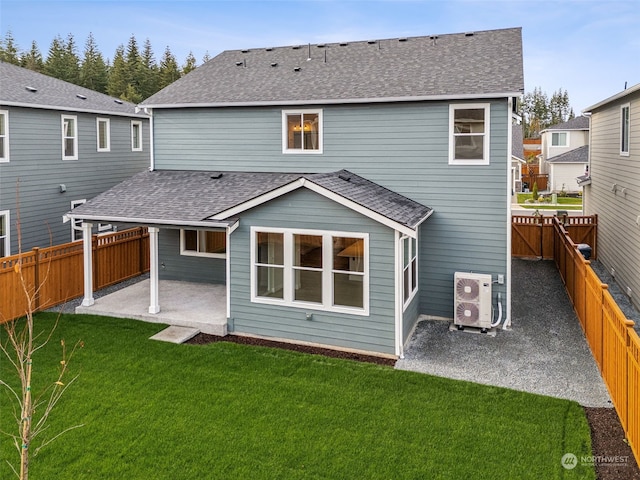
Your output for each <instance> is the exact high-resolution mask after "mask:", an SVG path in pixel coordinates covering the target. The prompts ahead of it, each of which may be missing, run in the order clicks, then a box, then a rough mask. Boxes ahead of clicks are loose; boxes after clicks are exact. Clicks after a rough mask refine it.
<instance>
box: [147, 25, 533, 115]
mask: <svg viewBox="0 0 640 480" xmlns="http://www.w3.org/2000/svg"><path fill="white" fill-rule="evenodd" d="M523 91H524V79H523V66H522V33H521V29H520V28H509V29H502V30H488V31H479V32H469V33H459V34H445V35H433V36H422V37H408V38H396V39H387V40H375V41H373V40H371V41H358V42H345V43H328V44H313V45H300V46H297V45H293V46H287V47H276V48H253V49H246V50H228V51H224V52H222V53H221V54H219V55H218V56H216V57H215V58H213V59H211V60H210V61H208V62H207V63H205V64H204V65H202V66H200V67H198V68H196V69H195V70H194V71H192V72H191V73H189V74H188V75H186V76H185V77H183V78H181V79H179V80H177V81H176V82H174V83H173V84H171V85H169V86H168V87H166V88H164V89H163V90H161V91H160V92H158V93H156V94H155V95H153V96H151V97H150V98H148V99H147V100H145V101H144V102H143V105H150V106H155V107H161V106H166V107H171V106H178V105H193V106H207V105H212V106H216V105H259V104H287V103H288V104H304V103H333V102H335V103H342V102H366V101H385V100H386V101H392V100H411V99H417V98H421V99H422V98H424V99H431V98H438V97H440V98H456V97H461V96H462V97H466V96H476V97H483V96H484V97H488V96H491V95H492V94H496V95H505V94H517V93H519V92H523Z"/></svg>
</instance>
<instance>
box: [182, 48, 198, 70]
mask: <svg viewBox="0 0 640 480" xmlns="http://www.w3.org/2000/svg"><path fill="white" fill-rule="evenodd" d="M196 66H197V65H196V57H194V56H193V52H189V55H187V61H186V62H185V64H184V66H183V67H182V75H183V76H184V75H186V74H187V73H189V72H191V71H192V70H195V69H196Z"/></svg>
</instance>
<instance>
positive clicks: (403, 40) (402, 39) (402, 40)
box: [398, 37, 407, 42]
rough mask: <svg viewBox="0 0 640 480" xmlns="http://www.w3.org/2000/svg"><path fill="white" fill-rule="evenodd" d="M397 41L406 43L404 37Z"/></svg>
mask: <svg viewBox="0 0 640 480" xmlns="http://www.w3.org/2000/svg"><path fill="white" fill-rule="evenodd" d="M398 41H399V42H406V41H407V39H406V38H405V37H403V38H399V39H398Z"/></svg>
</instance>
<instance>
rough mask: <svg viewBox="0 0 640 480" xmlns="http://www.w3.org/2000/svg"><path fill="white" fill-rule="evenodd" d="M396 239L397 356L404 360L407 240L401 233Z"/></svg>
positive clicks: (397, 233) (396, 235) (397, 234)
mask: <svg viewBox="0 0 640 480" xmlns="http://www.w3.org/2000/svg"><path fill="white" fill-rule="evenodd" d="M394 237H395V259H396V260H395V268H394V270H395V277H396V279H395V297H396V298H395V312H396V314H395V317H396V321H395V325H396V355H397V356H398V358H404V342H403V338H402V336H403V335H402V332H403V321H404V319H403V316H402V313H403V312H402V305H403V296H402V282H403V277H402V260H403V257H402V240H403V238H405V236H404V235H402V233H400V232H396V234H395V235H394Z"/></svg>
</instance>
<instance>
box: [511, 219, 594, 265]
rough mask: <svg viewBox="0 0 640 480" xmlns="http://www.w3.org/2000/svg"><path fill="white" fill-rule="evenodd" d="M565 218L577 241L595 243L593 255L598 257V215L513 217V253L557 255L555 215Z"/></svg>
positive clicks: (546, 258)
mask: <svg viewBox="0 0 640 480" xmlns="http://www.w3.org/2000/svg"><path fill="white" fill-rule="evenodd" d="M556 218H559V219H560V221H562V223H563V225H564V228H565V230H566V231H567V232H568V234H569V236H570V237H571V238H572V239H573V240H574V241H575V243H577V244H578V243H586V244H587V245H589V246H590V247H591V258H593V259H594V260H595V259H597V258H598V245H597V229H598V216H597V215H588V216H575V217H574V216H563V217H552V216H546V217H545V216H533V215H513V216H512V217H511V256H513V257H524V258H542V259H545V260H553V259H555V258H556V251H555V246H554V244H555V242H556V235H555V234H554V219H556Z"/></svg>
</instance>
